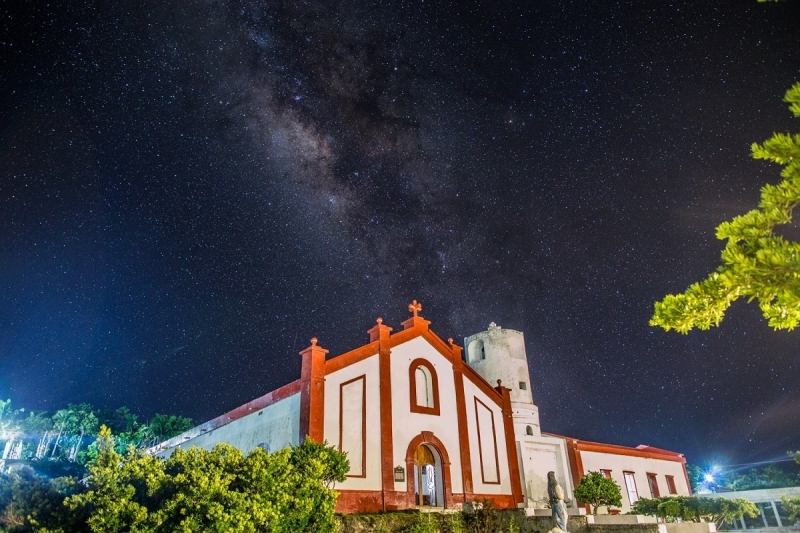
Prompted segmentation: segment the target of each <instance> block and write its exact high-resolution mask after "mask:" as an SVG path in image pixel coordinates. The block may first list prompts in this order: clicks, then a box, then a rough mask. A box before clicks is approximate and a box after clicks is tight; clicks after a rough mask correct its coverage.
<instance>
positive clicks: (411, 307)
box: [408, 300, 422, 316]
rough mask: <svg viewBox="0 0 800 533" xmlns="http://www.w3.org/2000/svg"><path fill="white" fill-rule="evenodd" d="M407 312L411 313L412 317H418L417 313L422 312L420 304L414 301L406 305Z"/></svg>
mask: <svg viewBox="0 0 800 533" xmlns="http://www.w3.org/2000/svg"><path fill="white" fill-rule="evenodd" d="M408 310H409V311H411V313H413V315H414V316H419V315H417V313H419V312H420V311H422V304H421V303H418V302H417V301H416V300H414V301H413V302H411V303H410V304H408Z"/></svg>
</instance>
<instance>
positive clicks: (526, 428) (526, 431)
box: [525, 426, 533, 436]
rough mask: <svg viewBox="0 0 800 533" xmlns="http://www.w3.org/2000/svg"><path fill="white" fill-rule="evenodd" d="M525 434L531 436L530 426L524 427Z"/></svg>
mask: <svg viewBox="0 0 800 533" xmlns="http://www.w3.org/2000/svg"><path fill="white" fill-rule="evenodd" d="M525 434H526V435H531V436H532V435H533V428H532V427H530V426H525Z"/></svg>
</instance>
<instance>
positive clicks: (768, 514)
mask: <svg viewBox="0 0 800 533" xmlns="http://www.w3.org/2000/svg"><path fill="white" fill-rule="evenodd" d="M757 505H758V508H759V509H761V514H762V516H763V517H764V522H766V523H767V527H778V520H777V519H776V518H775V511H774V510H773V509H772V502H761V503H759V504H757Z"/></svg>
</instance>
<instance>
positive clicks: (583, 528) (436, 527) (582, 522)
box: [338, 509, 716, 533]
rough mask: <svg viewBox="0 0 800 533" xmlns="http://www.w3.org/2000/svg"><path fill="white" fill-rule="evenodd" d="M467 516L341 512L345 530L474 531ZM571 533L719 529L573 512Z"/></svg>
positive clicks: (502, 523) (525, 524) (507, 517)
mask: <svg viewBox="0 0 800 533" xmlns="http://www.w3.org/2000/svg"><path fill="white" fill-rule="evenodd" d="M491 513H492V515H493V519H494V529H493V530H492V531H493V532H494V533H500V532H503V533H505V532H507V531H509V530H510V529H509V528H510V524H511V521H512V519H513V522H514V525H515V526H516V528H517V530H518V531H519V532H520V533H548V532H549V531H550V530H551V529H553V528H554V527H555V523H554V522H553V519H552V518H551V517H549V516H530V517H528V516H525V510H524V509H504V510H499V509H498V510H493V511H491ZM463 518H464V516H463V515H462V514H461V513H460V512H444V513H437V512H417V511H408V512H396V513H382V514H369V515H358V514H346V515H340V516H339V517H338V519H339V530H338V531H339V532H341V533H408V532H418V531H419V532H426V533H427V532H430V533H433V532H439V533H456V532H462V533H472V531H473V530H471V529H470V528H469V527H465V526H466V524H465V523H464V522H463ZM567 529H568V530H569V533H715V532H716V528H715V527H714V524H708V523H699V524H698V523H692V522H685V523H681V524H655V523H629V524H589V523H588V522H587V519H586V517H585V516H570V517H569V522H568V524H567Z"/></svg>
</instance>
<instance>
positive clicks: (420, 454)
mask: <svg viewBox="0 0 800 533" xmlns="http://www.w3.org/2000/svg"><path fill="white" fill-rule="evenodd" d="M420 466H422V467H423V468H422V469H420ZM428 466H430V467H431V468H428ZM431 471H432V473H431ZM406 472H408V479H407V482H406V487H407V490H408V500H406V501H407V505H409V506H410V507H412V508H413V507H418V506H420V505H435V506H436V507H444V508H446V509H450V508H452V507H453V506H454V505H455V502H454V501H453V492H452V487H451V486H450V457H449V455H448V453H447V450H446V449H445V447H444V444H443V443H442V441H440V440H439V439H438V438H436V436H435V435H434V434H433V433H431V432H430V431H423V432H422V433H420V434H419V435H417V436H416V437H414V438H413V439H411V442H409V443H408V448H407V450H406ZM420 478H422V479H420ZM428 482H432V483H431V486H430V487H429V486H428ZM419 488H422V492H421V495H422V498H421V499H420V491H419ZM431 495H433V498H431ZM426 496H427V498H426ZM420 500H421V501H422V504H420ZM429 502H431V503H429Z"/></svg>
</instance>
